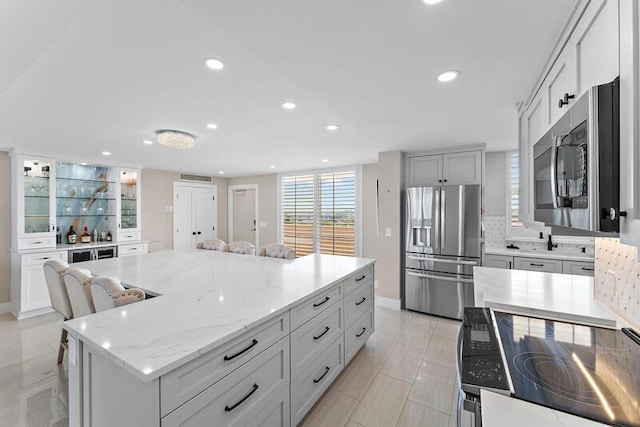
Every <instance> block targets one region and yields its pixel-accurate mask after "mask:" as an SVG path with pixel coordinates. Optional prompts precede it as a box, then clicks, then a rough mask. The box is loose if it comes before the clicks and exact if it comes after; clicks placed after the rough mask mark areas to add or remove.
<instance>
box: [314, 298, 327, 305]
mask: <svg viewBox="0 0 640 427" xmlns="http://www.w3.org/2000/svg"><path fill="white" fill-rule="evenodd" d="M327 301H329V297H324V301H322V302H319V303H317V304H313V306H314V307H320V306H321V305H322V304H324V303H325V302H327Z"/></svg>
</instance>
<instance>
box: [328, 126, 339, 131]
mask: <svg viewBox="0 0 640 427" xmlns="http://www.w3.org/2000/svg"><path fill="white" fill-rule="evenodd" d="M327 130H331V131H333V130H338V125H327Z"/></svg>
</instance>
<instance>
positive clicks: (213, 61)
mask: <svg viewBox="0 0 640 427" xmlns="http://www.w3.org/2000/svg"><path fill="white" fill-rule="evenodd" d="M204 65H206V66H207V67H208V68H210V69H212V70H214V71H220V70H222V69H223V68H224V62H222V61H221V60H219V59H218V58H207V59H205V60H204Z"/></svg>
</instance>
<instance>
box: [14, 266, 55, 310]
mask: <svg viewBox="0 0 640 427" xmlns="http://www.w3.org/2000/svg"><path fill="white" fill-rule="evenodd" d="M43 264H44V262H43V263H42V264H32V265H26V266H24V267H23V268H22V273H23V277H22V295H21V307H20V311H21V312H24V311H30V310H37V309H39V308H45V307H49V306H50V305H51V300H50V299H49V290H48V289H47V282H46V281H45V278H44V270H43V267H42V266H43Z"/></svg>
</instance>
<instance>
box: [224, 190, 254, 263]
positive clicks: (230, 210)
mask: <svg viewBox="0 0 640 427" xmlns="http://www.w3.org/2000/svg"><path fill="white" fill-rule="evenodd" d="M259 187H260V186H259V185H258V184H233V185H229V186H227V236H228V238H229V243H231V242H233V210H234V205H233V204H234V202H233V201H234V192H235V191H236V190H255V192H256V193H255V199H256V200H255V207H256V212H255V215H256V216H255V218H256V255H258V252H259V251H260V204H259V200H260V197H259V194H260V193H259V191H260V190H259Z"/></svg>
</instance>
